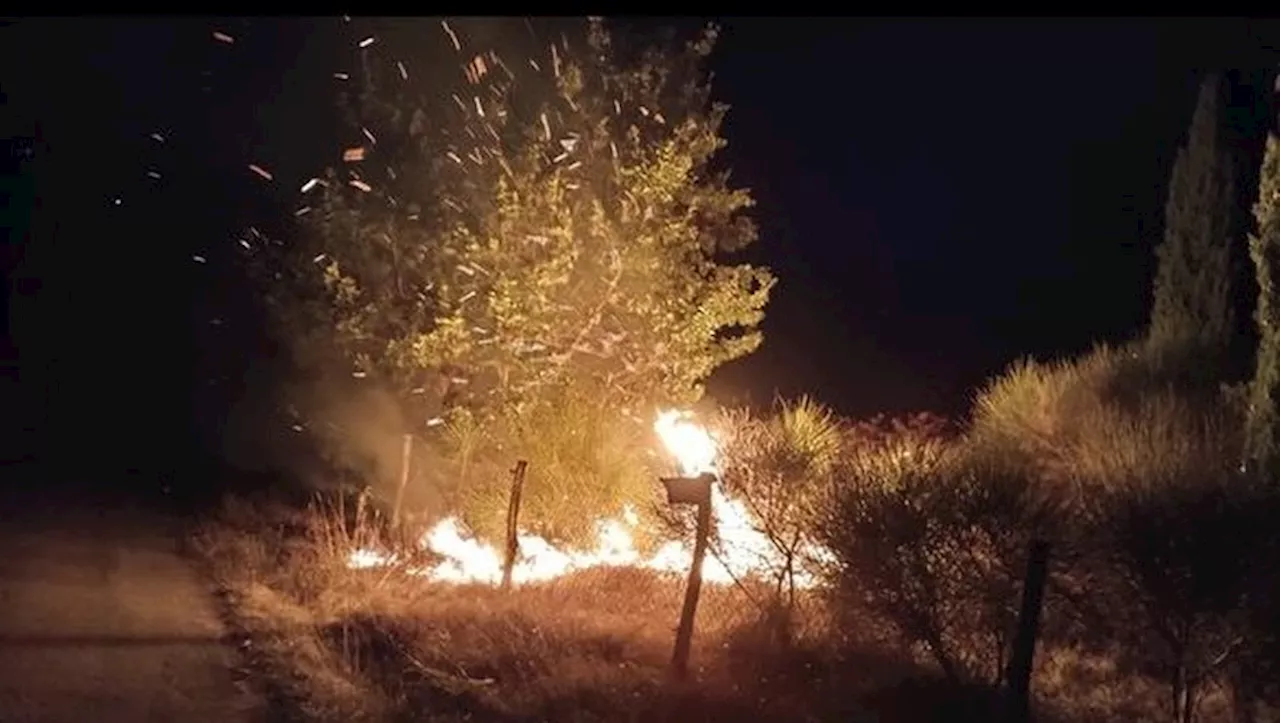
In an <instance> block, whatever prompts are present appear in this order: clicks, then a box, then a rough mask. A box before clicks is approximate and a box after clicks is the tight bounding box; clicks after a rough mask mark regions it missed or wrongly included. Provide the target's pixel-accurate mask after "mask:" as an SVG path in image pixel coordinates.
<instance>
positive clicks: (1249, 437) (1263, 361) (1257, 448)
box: [1245, 134, 1280, 477]
mask: <svg viewBox="0 0 1280 723" xmlns="http://www.w3.org/2000/svg"><path fill="white" fill-rule="evenodd" d="M1253 214H1254V219H1255V220H1256V222H1257V229H1256V230H1255V231H1254V233H1253V234H1251V235H1250V236H1249V255H1250V256H1251V257H1252V259H1253V265H1254V269H1255V272H1256V274H1257V279H1258V307H1257V310H1256V311H1255V312H1254V319H1255V320H1256V321H1257V324H1258V361H1257V366H1256V367H1255V368H1254V376H1253V382H1252V384H1251V385H1250V388H1249V406H1248V411H1247V414H1246V421H1245V456H1246V459H1247V460H1248V462H1249V463H1250V464H1252V465H1253V466H1254V467H1255V468H1256V469H1257V470H1259V471H1261V472H1263V473H1264V474H1266V475H1269V476H1272V477H1274V476H1275V475H1276V473H1277V472H1280V468H1277V464H1278V463H1280V419H1278V418H1277V416H1276V411H1277V410H1276V397H1277V396H1278V395H1280V289H1277V288H1276V281H1277V275H1278V274H1277V272H1278V271H1280V139H1277V138H1276V136H1275V135H1274V134H1272V135H1270V136H1268V138H1267V150H1266V154H1265V156H1264V157H1263V161H1262V172H1261V174H1260V178H1259V183H1258V201H1257V203H1255V204H1254V207H1253Z"/></svg>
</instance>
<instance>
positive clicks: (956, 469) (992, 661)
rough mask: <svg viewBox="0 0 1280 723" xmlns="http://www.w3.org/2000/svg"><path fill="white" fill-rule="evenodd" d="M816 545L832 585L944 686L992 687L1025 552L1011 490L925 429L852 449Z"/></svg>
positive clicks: (1009, 483)
mask: <svg viewBox="0 0 1280 723" xmlns="http://www.w3.org/2000/svg"><path fill="white" fill-rule="evenodd" d="M852 449H853V451H852V452H851V454H850V456H849V458H848V459H847V460H846V462H845V464H844V465H843V466H842V469H841V474H840V485H839V488H838V492H837V495H836V497H835V499H834V500H833V504H832V505H831V507H830V508H829V509H828V511H827V514H826V515H825V518H824V519H823V520H822V522H821V525H820V530H821V534H822V538H823V543H824V544H825V545H826V546H827V548H828V549H830V550H831V552H832V553H833V554H834V556H835V557H836V559H837V564H836V566H835V568H834V570H833V573H834V578H835V579H834V582H835V583H836V585H837V586H838V587H839V588H840V590H841V591H842V592H843V593H844V595H845V596H846V597H847V598H852V599H854V600H860V601H862V603H863V604H865V605H867V606H868V607H869V608H870V609H871V610H873V611H874V612H875V613H877V614H878V615H879V616H881V617H883V618H884V619H886V620H888V621H889V622H890V623H891V624H892V625H893V626H894V627H895V628H896V629H897V630H898V631H899V632H900V634H902V635H903V636H904V637H905V638H906V639H907V640H908V641H909V642H912V643H915V644H920V645H923V646H924V648H925V649H926V650H927V651H928V653H929V655H930V656H931V657H932V658H933V659H934V661H935V662H936V663H937V664H938V665H939V667H940V668H941V669H942V670H943V672H944V673H945V674H946V675H947V677H949V678H951V679H953V680H965V679H975V678H985V679H987V680H998V679H999V677H1000V675H1001V674H1002V672H1003V661H1004V659H1005V654H1006V647H1007V643H1008V638H1009V632H1010V630H1011V628H1012V623H1013V616H1014V614H1015V611H1016V607H1015V605H1016V595H1015V592H1016V583H1017V581H1018V576H1019V571H1018V569H1017V565H1016V563H1015V562H1014V561H1015V560H1017V559H1018V557H1017V556H1018V555H1019V554H1020V550H1021V548H1022V546H1023V543H1024V541H1025V536H1024V535H1023V533H1022V530H1023V526H1022V525H1020V524H1019V517H1020V514H1021V513H1020V507H1021V504H1022V502H1021V500H1020V492H1019V488H1018V487H1017V485H1016V484H1014V482H1015V481H1014V480H1010V479H1007V478H1005V477H1002V476H1001V471H1000V470H998V469H997V468H995V467H992V466H989V465H988V464H987V463H986V460H984V459H982V458H980V457H978V456H972V455H969V454H968V452H967V450H966V448H965V446H964V445H963V443H962V442H959V441H946V440H944V439H941V438H939V437H937V436H935V434H934V433H933V429H932V428H931V427H923V428H921V427H911V426H907V425H901V426H900V427H899V429H898V431H897V432H896V433H890V434H884V433H881V434H879V435H877V438H876V439H875V440H874V441H872V442H870V443H863V444H857V445H854V446H853V448H852Z"/></svg>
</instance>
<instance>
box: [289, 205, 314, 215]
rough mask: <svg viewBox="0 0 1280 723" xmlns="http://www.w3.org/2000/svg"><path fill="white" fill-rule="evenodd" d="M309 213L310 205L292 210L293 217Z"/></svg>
mask: <svg viewBox="0 0 1280 723" xmlns="http://www.w3.org/2000/svg"><path fill="white" fill-rule="evenodd" d="M309 213H311V207H310V206H303V207H302V208H300V209H298V210H297V211H294V212H293V215H294V217H295V218H302V217H303V216H306V215H307V214H309Z"/></svg>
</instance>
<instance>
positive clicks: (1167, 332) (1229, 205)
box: [1147, 74, 1237, 360]
mask: <svg viewBox="0 0 1280 723" xmlns="http://www.w3.org/2000/svg"><path fill="white" fill-rule="evenodd" d="M1225 86H1226V82H1225V79H1224V78H1223V77H1222V76H1220V75H1216V74H1215V75H1211V76H1209V77H1208V78H1206V79H1205V81H1204V82H1203V83H1202V84H1201V86H1200V94H1199V98H1198V100H1197V103H1196V109H1195V113H1194V114H1193V116H1192V119H1191V128H1190V131H1189V133H1188V135H1187V141H1186V143H1185V145H1183V146H1182V147H1181V148H1180V149H1179V150H1178V155H1177V158H1176V159H1175V161H1174V165H1173V173H1172V176H1171V178H1170V181H1169V196H1168V200H1167V201H1166V203H1165V228H1164V240H1163V241H1162V242H1161V244H1160V246H1159V247H1158V248H1157V249H1156V257H1157V264H1158V265H1157V269H1156V278H1155V284H1154V300H1153V304H1152V309H1151V322H1150V327H1149V330H1148V335H1147V341H1148V343H1149V344H1150V345H1151V347H1152V348H1153V350H1154V351H1156V352H1157V353H1158V354H1159V355H1160V356H1161V357H1163V356H1165V354H1167V353H1170V352H1171V353H1173V354H1174V355H1176V356H1178V357H1185V355H1187V354H1190V355H1191V358H1192V359H1201V360H1203V359H1204V358H1205V357H1204V356H1202V355H1203V354H1206V353H1207V354H1208V355H1210V356H1211V357H1215V356H1219V355H1223V354H1225V353H1226V349H1227V348H1228V346H1229V344H1230V341H1231V338H1232V334H1233V331H1234V313H1233V310H1232V306H1233V300H1232V288H1231V286H1232V284H1231V276H1232V270H1231V265H1232V253H1231V245H1232V236H1233V230H1234V227H1235V223H1236V204H1237V199H1236V188H1235V186H1236V182H1235V177H1236V175H1235V168H1234V165H1235V164H1234V158H1233V157H1232V155H1231V153H1230V150H1229V147H1228V144H1227V143H1226V142H1225V140H1224V128H1223V118H1222V116H1223V113H1222V106H1223V95H1224V90H1225Z"/></svg>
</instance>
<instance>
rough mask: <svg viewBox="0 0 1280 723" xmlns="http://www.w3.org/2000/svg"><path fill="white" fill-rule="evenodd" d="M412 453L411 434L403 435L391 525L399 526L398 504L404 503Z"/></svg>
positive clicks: (393, 526)
mask: <svg viewBox="0 0 1280 723" xmlns="http://www.w3.org/2000/svg"><path fill="white" fill-rule="evenodd" d="M412 455H413V435H412V434H406V435H404V445H403V449H402V450H401V452H400V486H399V487H397V488H396V502H395V506H394V507H392V508H391V527H392V528H397V527H399V526H400V505H402V504H404V488H405V487H407V486H408V485H409V463H410V462H411V461H412Z"/></svg>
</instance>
